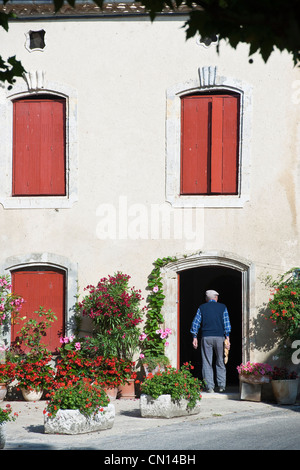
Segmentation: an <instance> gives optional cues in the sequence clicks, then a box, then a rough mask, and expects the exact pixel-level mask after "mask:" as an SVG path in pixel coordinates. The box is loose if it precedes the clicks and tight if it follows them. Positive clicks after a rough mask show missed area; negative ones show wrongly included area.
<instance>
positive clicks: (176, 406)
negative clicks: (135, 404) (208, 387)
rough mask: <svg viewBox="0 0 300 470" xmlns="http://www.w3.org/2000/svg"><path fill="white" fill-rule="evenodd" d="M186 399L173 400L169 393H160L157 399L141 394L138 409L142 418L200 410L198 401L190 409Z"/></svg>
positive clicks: (183, 413)
mask: <svg viewBox="0 0 300 470" xmlns="http://www.w3.org/2000/svg"><path fill="white" fill-rule="evenodd" d="M187 405H188V401H187V400H184V399H182V400H180V401H179V402H177V401H173V400H172V399H171V395H160V396H159V397H158V398H157V399H154V398H152V397H151V396H149V395H141V397H140V411H141V416H142V418H175V417H179V416H188V415H195V414H198V413H199V412H200V401H198V402H197V403H196V406H195V407H194V408H192V409H190V408H188V406H187Z"/></svg>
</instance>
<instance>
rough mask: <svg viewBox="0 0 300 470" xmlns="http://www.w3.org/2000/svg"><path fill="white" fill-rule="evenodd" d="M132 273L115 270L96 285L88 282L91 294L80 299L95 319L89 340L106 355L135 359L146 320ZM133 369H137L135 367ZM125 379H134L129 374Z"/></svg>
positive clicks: (84, 310)
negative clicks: (131, 285) (141, 328)
mask: <svg viewBox="0 0 300 470" xmlns="http://www.w3.org/2000/svg"><path fill="white" fill-rule="evenodd" d="M129 279H130V276H128V275H126V274H123V273H120V272H118V273H116V274H115V275H114V276H108V278H102V279H100V281H99V282H98V284H97V285H96V286H91V285H90V286H87V287H86V289H85V290H88V292H89V293H88V295H86V296H85V297H84V299H83V300H82V302H80V303H79V306H80V309H81V311H82V314H83V315H84V316H88V317H90V318H91V319H92V321H93V338H91V340H90V342H91V344H93V346H94V347H95V348H97V350H98V354H99V355H102V356H104V357H117V358H119V359H122V360H125V361H128V362H131V363H132V364H133V362H132V360H133V357H134V354H135V353H136V352H137V350H138V346H139V335H140V329H139V324H140V323H141V322H142V320H143V318H142V317H143V310H144V309H142V308H141V307H140V302H141V300H142V298H141V294H140V291H138V290H136V289H135V288H130V287H129ZM132 373H134V371H132ZM123 382H124V383H127V384H128V383H131V387H132V388H134V381H133V379H132V378H129V377H128V376H127V375H125V376H124V377H123Z"/></svg>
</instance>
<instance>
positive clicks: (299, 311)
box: [266, 268, 300, 358]
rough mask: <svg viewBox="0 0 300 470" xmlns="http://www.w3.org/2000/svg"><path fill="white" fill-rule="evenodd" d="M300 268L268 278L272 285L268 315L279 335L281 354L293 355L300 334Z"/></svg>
mask: <svg viewBox="0 0 300 470" xmlns="http://www.w3.org/2000/svg"><path fill="white" fill-rule="evenodd" d="M299 273H300V269H299V268H293V269H290V270H289V271H287V272H286V273H285V274H283V275H282V276H280V277H279V278H278V279H277V280H275V281H274V280H270V279H269V280H268V284H269V285H270V287H271V292H270V299H269V302H268V309H269V313H268V314H267V315H266V318H267V319H270V320H271V322H272V324H273V325H274V329H275V332H276V333H277V335H278V337H279V344H278V347H279V350H280V352H281V355H285V356H286V357H288V358H290V357H291V356H292V350H291V345H292V343H293V341H294V340H296V339H298V338H299V336H300V276H299Z"/></svg>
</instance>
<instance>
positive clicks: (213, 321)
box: [190, 290, 231, 392]
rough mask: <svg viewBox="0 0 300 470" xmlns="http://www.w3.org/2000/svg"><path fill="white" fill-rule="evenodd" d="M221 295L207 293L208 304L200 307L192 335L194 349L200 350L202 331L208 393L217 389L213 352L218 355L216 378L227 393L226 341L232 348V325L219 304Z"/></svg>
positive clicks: (223, 307)
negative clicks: (199, 334) (199, 340)
mask: <svg viewBox="0 0 300 470" xmlns="http://www.w3.org/2000/svg"><path fill="white" fill-rule="evenodd" d="M218 298H219V294H218V292H216V291H215V290H208V291H206V303H204V304H202V305H200V307H199V308H198V310H197V313H196V315H195V317H194V320H193V323H192V326H191V330H190V331H191V333H192V335H193V347H194V348H195V349H197V348H198V339H197V335H198V331H199V329H200V330H201V356H202V376H203V380H204V381H205V382H206V387H207V391H208V392H213V391H214V388H215V383H214V373H213V352H215V355H216V376H217V377H216V378H217V384H218V387H219V392H224V391H225V386H226V367H225V364H224V340H225V338H226V340H227V341H226V347H227V348H228V349H229V348H230V342H229V334H230V331H231V325H230V320H229V315H228V311H227V307H226V305H224V304H221V303H219V302H218Z"/></svg>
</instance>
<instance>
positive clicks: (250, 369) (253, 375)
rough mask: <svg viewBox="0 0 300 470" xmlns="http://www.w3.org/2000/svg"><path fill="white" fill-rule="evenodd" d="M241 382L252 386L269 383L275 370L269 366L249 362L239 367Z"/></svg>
mask: <svg viewBox="0 0 300 470" xmlns="http://www.w3.org/2000/svg"><path fill="white" fill-rule="evenodd" d="M237 371H238V373H239V379H240V382H244V383H250V384H263V383H269V382H270V380H271V377H272V371H273V368H272V366H270V365H269V364H266V363H261V362H251V361H248V362H246V364H240V365H239V366H237Z"/></svg>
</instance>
